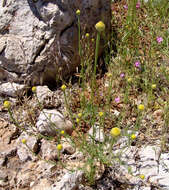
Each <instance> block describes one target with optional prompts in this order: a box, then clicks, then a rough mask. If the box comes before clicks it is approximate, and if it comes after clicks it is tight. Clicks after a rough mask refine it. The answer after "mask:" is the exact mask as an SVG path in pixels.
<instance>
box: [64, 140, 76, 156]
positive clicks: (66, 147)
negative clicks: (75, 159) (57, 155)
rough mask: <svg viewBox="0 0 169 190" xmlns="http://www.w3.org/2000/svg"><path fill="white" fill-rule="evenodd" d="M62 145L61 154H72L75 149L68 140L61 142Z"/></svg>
mask: <svg viewBox="0 0 169 190" xmlns="http://www.w3.org/2000/svg"><path fill="white" fill-rule="evenodd" d="M62 146H63V154H64V153H65V154H69V155H72V154H74V153H75V151H76V149H75V148H74V147H73V146H72V145H71V144H70V143H68V142H63V143H62Z"/></svg>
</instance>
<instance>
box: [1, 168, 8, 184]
mask: <svg viewBox="0 0 169 190" xmlns="http://www.w3.org/2000/svg"><path fill="white" fill-rule="evenodd" d="M0 180H2V181H4V182H6V181H7V180H8V175H7V174H6V172H5V171H4V170H3V171H2V170H0Z"/></svg>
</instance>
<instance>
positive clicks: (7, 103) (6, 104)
mask: <svg viewBox="0 0 169 190" xmlns="http://www.w3.org/2000/svg"><path fill="white" fill-rule="evenodd" d="M4 107H5V108H8V109H9V108H10V107H11V103H10V101H5V102H4Z"/></svg>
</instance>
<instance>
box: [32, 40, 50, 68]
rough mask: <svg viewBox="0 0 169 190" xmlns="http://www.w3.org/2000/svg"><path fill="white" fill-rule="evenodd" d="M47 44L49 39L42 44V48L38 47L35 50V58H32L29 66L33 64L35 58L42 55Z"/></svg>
mask: <svg viewBox="0 0 169 190" xmlns="http://www.w3.org/2000/svg"><path fill="white" fill-rule="evenodd" d="M48 42H49V39H47V40H45V42H44V44H43V45H42V46H40V47H39V49H38V50H37V53H36V56H35V57H34V59H33V61H32V63H31V65H34V64H35V60H36V59H37V57H39V56H40V54H41V53H42V51H43V50H44V49H45V47H46V45H47V43H48Z"/></svg>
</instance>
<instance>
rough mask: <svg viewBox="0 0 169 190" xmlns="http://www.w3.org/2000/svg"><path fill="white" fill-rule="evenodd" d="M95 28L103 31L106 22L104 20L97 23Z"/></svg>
mask: <svg viewBox="0 0 169 190" xmlns="http://www.w3.org/2000/svg"><path fill="white" fill-rule="evenodd" d="M95 28H96V30H97V31H98V32H103V31H104V30H105V24H104V23H103V22H102V21H99V22H98V23H96V25H95Z"/></svg>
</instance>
